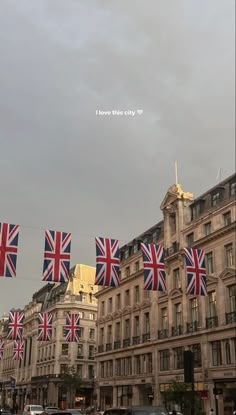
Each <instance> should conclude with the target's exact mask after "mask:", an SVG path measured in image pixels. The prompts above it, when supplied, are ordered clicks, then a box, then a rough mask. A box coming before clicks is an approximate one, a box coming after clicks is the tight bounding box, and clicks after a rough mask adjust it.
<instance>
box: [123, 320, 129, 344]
mask: <svg viewBox="0 0 236 415" xmlns="http://www.w3.org/2000/svg"><path fill="white" fill-rule="evenodd" d="M124 338H125V339H129V338H130V320H129V319H127V320H125V332H124Z"/></svg>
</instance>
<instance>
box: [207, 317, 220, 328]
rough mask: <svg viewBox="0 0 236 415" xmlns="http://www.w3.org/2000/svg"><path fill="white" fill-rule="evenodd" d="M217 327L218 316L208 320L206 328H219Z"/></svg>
mask: <svg viewBox="0 0 236 415" xmlns="http://www.w3.org/2000/svg"><path fill="white" fill-rule="evenodd" d="M217 326H218V317H217V316H214V317H207V318H206V328H207V329H212V328H213V327H217Z"/></svg>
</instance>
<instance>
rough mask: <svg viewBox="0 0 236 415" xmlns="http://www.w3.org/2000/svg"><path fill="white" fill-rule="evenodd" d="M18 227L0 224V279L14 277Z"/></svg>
mask: <svg viewBox="0 0 236 415" xmlns="http://www.w3.org/2000/svg"><path fill="white" fill-rule="evenodd" d="M18 237H19V225H10V224H8V223H0V277H11V278H12V277H15V276H16V259H17V247H18Z"/></svg>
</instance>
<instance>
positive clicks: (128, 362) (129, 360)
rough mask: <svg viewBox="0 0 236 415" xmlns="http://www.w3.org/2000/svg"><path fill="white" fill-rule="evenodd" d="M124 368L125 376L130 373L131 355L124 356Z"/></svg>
mask: <svg viewBox="0 0 236 415" xmlns="http://www.w3.org/2000/svg"><path fill="white" fill-rule="evenodd" d="M124 369H125V371H124V375H125V376H129V375H132V358H131V357H126V358H125V367H124Z"/></svg>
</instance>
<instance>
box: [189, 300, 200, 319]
mask: <svg viewBox="0 0 236 415" xmlns="http://www.w3.org/2000/svg"><path fill="white" fill-rule="evenodd" d="M190 317H191V322H194V321H198V303H197V298H192V299H191V300H190Z"/></svg>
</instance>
